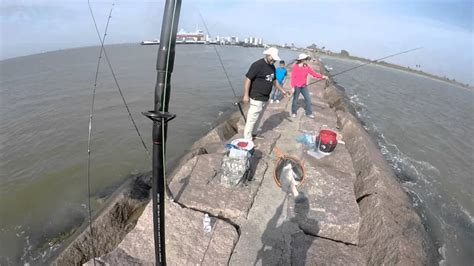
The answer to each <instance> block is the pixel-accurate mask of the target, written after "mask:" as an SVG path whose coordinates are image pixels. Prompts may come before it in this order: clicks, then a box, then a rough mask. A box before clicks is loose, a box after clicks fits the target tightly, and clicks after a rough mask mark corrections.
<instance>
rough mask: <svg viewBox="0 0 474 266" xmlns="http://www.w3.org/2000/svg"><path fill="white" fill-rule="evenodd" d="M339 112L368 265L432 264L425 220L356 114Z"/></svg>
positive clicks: (361, 242) (334, 100)
mask: <svg viewBox="0 0 474 266" xmlns="http://www.w3.org/2000/svg"><path fill="white" fill-rule="evenodd" d="M328 89H329V90H332V91H333V92H330V93H328V94H330V95H331V99H332V101H333V102H337V101H338V100H337V97H336V96H335V95H337V93H338V92H337V91H336V88H335V87H329V88H328ZM339 98H341V99H342V96H339ZM338 104H340V105H343V103H341V102H340V103H338ZM337 116H338V120H339V123H340V125H341V127H342V130H341V131H342V134H343V135H344V140H345V141H346V146H347V148H348V150H349V152H350V154H351V156H352V159H353V164H354V169H355V171H356V175H357V179H356V182H355V194H356V197H357V200H358V203H359V208H360V214H361V223H360V224H361V225H360V232H359V245H360V246H361V247H362V249H363V250H364V252H365V254H366V257H367V262H368V264H370V265H381V264H390V265H395V264H396V265H422V264H432V263H433V261H430V257H432V256H430V252H431V250H432V249H433V248H432V244H431V243H429V240H428V237H427V234H426V231H425V229H424V228H423V225H422V223H421V220H420V218H419V216H418V215H417V214H416V212H415V211H414V209H413V207H412V206H411V204H410V200H409V198H408V196H407V194H406V193H405V192H404V191H403V190H402V188H401V186H400V185H399V184H398V182H397V181H396V178H395V176H394V174H393V171H392V170H391V169H390V167H389V166H388V164H387V163H386V161H385V160H384V158H383V157H382V154H381V153H380V152H379V150H378V149H377V146H376V145H375V143H374V142H373V141H372V139H371V138H370V136H369V135H368V133H367V132H366V131H365V130H364V129H363V128H362V126H361V124H360V123H359V122H358V121H357V119H356V118H355V117H354V116H352V115H351V114H350V113H348V112H342V111H338V112H337Z"/></svg>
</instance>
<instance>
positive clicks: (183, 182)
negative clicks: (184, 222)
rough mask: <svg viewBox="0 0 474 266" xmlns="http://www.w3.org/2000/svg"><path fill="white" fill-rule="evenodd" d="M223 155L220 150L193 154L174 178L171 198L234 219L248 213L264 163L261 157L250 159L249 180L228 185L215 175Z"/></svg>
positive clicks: (243, 216)
mask: <svg viewBox="0 0 474 266" xmlns="http://www.w3.org/2000/svg"><path fill="white" fill-rule="evenodd" d="M222 157H223V155H221V154H204V155H199V156H196V157H195V158H193V159H192V160H191V161H189V164H187V165H185V169H186V170H183V172H182V173H180V174H178V175H176V176H175V177H174V178H173V181H172V182H171V183H170V185H169V187H170V190H171V193H172V195H173V197H174V199H175V200H176V201H177V202H179V203H180V204H183V205H185V206H187V207H189V208H193V209H197V210H201V211H205V212H209V213H211V214H212V215H214V216H220V217H225V218H227V219H231V220H233V221H234V222H236V221H237V220H238V219H244V218H245V217H246V216H247V213H248V211H249V209H250V207H251V205H252V202H253V197H254V195H255V193H256V191H257V190H258V187H259V186H260V183H261V181H262V178H263V174H264V173H265V171H266V169H267V165H266V163H265V162H263V161H260V162H259V163H258V164H255V163H252V167H251V170H250V174H249V179H252V181H247V182H245V185H241V186H237V187H235V188H227V187H224V186H223V185H221V184H220V180H219V178H218V177H217V174H218V172H219V171H220V169H221V160H222ZM194 160H196V161H195V162H194ZM187 169H192V171H191V172H189V171H188V170H187Z"/></svg>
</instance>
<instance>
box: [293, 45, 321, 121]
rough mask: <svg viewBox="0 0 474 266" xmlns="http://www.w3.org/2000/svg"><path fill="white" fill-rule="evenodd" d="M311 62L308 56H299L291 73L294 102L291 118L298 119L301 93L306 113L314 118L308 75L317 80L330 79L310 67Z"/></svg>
mask: <svg viewBox="0 0 474 266" xmlns="http://www.w3.org/2000/svg"><path fill="white" fill-rule="evenodd" d="M310 60H311V57H309V56H308V55H307V54H300V55H298V59H296V64H295V65H294V67H293V70H292V72H291V88H292V91H293V93H294V94H293V102H292V104H291V117H293V118H294V117H296V111H297V110H298V97H299V96H300V93H301V94H303V98H304V102H305V108H304V109H305V113H306V116H308V117H309V118H314V115H313V109H312V107H311V96H310V95H309V91H308V88H307V84H306V82H307V79H308V75H311V76H313V77H315V78H317V79H320V80H321V79H328V77H327V76H324V75H321V74H319V73H316V72H315V71H314V70H313V69H312V68H311V67H310V66H309V65H308V62H309V61H310Z"/></svg>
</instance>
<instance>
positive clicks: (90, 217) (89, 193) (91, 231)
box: [86, 0, 114, 266]
mask: <svg viewBox="0 0 474 266" xmlns="http://www.w3.org/2000/svg"><path fill="white" fill-rule="evenodd" d="M87 4H88V5H89V10H90V12H91V15H92V18H93V20H94V24H95V25H96V29H97V24H96V23H95V18H94V15H93V13H92V7H91V5H90V0H88V1H87ZM113 8H114V3H112V7H111V8H110V11H109V17H108V19H107V24H106V26H105V30H104V38H103V39H102V38H101V37H100V34H99V32H97V33H98V34H99V38H100V40H101V46H100V52H99V59H98V60H97V68H96V71H95V78H94V88H93V90H92V103H91V109H90V113H89V133H88V137H87V177H86V178H87V196H88V197H87V207H88V215H89V231H90V234H91V249H92V260H93V262H94V266H95V254H96V252H95V246H94V231H93V229H92V208H91V183H90V169H91V167H90V165H91V144H92V139H91V135H92V120H93V119H94V104H95V95H96V89H97V80H98V78H99V68H100V62H101V61H102V53H103V52H105V51H104V42H105V37H106V36H107V30H108V28H109V22H110V18H111V17H112V10H113ZM97 30H98V29H97Z"/></svg>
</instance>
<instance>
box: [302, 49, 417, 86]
mask: <svg viewBox="0 0 474 266" xmlns="http://www.w3.org/2000/svg"><path fill="white" fill-rule="evenodd" d="M422 48H423V47H417V48H413V49H409V50H406V51H402V52H398V53H396V54H392V55H389V56H385V57H382V58H379V59H375V60H371V61H369V62H366V63H364V64H362V65H358V66H355V67H351V68H349V69H346V70H343V71H341V72H338V73H336V74H334V75H331V76H330V77H331V78H333V77H335V76H338V75H341V74H344V73H347V72H349V71H352V70H354V69H357V68H359V67H363V66H366V65H370V64H373V63H377V62H378V61H380V60H384V59H387V58H391V57H395V56H397V55H401V54H406V53H409V52H413V51H416V50H420V49H422ZM321 80H323V79H320V80H316V81H313V82H310V83H309V84H308V85H307V86H309V85H312V84H315V83H318V82H320V81H321Z"/></svg>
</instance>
